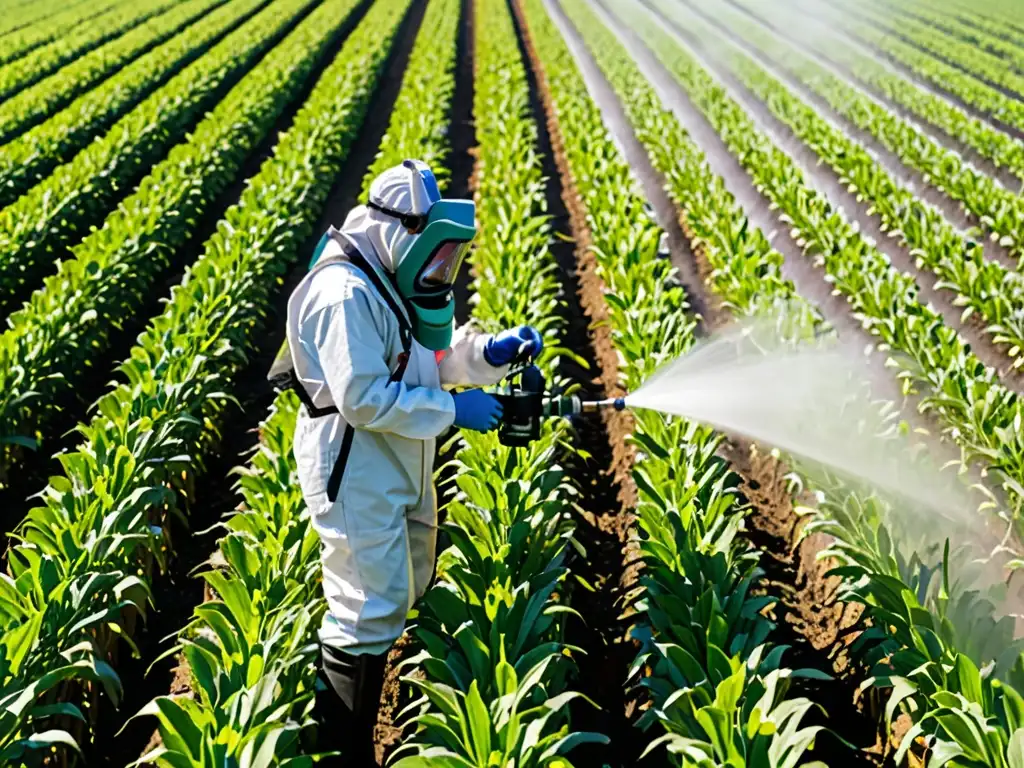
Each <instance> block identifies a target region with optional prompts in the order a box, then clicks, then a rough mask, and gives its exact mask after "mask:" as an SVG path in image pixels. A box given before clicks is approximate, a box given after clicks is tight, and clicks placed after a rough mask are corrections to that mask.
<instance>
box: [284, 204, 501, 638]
mask: <svg viewBox="0 0 1024 768" xmlns="http://www.w3.org/2000/svg"><path fill="white" fill-rule="evenodd" d="M384 195H385V199H384V201H383V202H384V203H385V204H386V205H388V206H389V207H391V208H394V209H397V210H402V211H407V210H409V209H410V206H412V207H415V205H413V204H412V202H411V201H410V199H409V198H410V193H409V192H408V190H407V189H406V188H405V186H403V185H401V184H395V185H394V188H393V189H390V190H388V189H385V190H384ZM374 199H375V201H376V200H377V197H376V196H375V198H374ZM413 212H415V213H420V212H421V211H413ZM341 232H342V233H343V234H344V235H346V236H347V237H348V238H349V239H350V240H351V242H352V244H353V245H355V246H356V248H357V249H358V250H359V252H360V253H361V254H362V255H363V256H364V257H365V258H366V259H367V261H369V262H370V263H371V265H373V266H374V267H375V268H377V269H378V273H379V274H380V275H381V277H382V279H383V281H384V283H385V284H386V286H387V287H388V288H389V289H390V288H391V285H390V283H389V282H388V280H387V276H386V273H385V272H384V271H383V270H389V271H393V270H394V269H395V268H396V267H397V266H398V265H397V264H394V263H391V259H392V258H393V254H395V253H402V252H404V251H405V248H402V247H401V244H402V240H403V239H404V238H410V237H415V235H410V234H409V233H408V231H407V230H405V228H404V227H402V225H401V224H400V223H399V222H398V221H397V220H396V219H394V218H392V217H389V216H387V215H385V214H383V213H380V212H378V211H375V210H371V209H369V208H366V207H365V206H358V207H357V208H355V209H353V211H352V212H351V213H350V214H349V216H348V218H347V219H346V220H345V223H344V225H343V226H342V228H341ZM406 245H407V244H406ZM340 252H341V248H340V246H338V245H337V243H335V242H333V241H332V242H331V243H330V244H329V245H328V246H327V250H326V251H324V253H323V255H322V257H321V258H322V259H326V258H329V257H331V256H333V255H336V254H338V253H340ZM396 297H397V294H396ZM287 333H288V342H289V346H290V348H291V351H292V359H293V362H294V365H295V373H296V377H297V379H298V381H299V382H300V384H301V385H302V386H303V387H304V388H305V389H306V391H307V392H308V393H309V394H310V396H311V397H312V400H313V404H314V405H316V406H317V407H318V408H323V407H328V406H330V405H332V404H333V405H335V406H337V408H338V409H339V411H340V414H333V415H330V416H324V417H321V418H311V417H309V415H308V414H307V413H306V410H305V408H303V409H302V411H301V413H300V415H299V419H298V423H297V425H296V431H295V456H296V459H297V462H298V472H299V480H300V483H301V485H302V492H303V495H304V497H305V500H306V503H307V505H308V506H309V509H310V513H311V515H312V524H313V527H314V528H315V530H316V531H317V533H318V534H319V535H320V540H321V542H322V545H323V549H322V558H323V579H324V592H325V595H326V598H327V601H328V606H329V610H328V613H327V615H326V616H325V618H324V622H323V624H322V626H321V629H320V639H321V642H323V643H326V644H329V645H332V646H335V647H338V648H343V649H344V650H346V651H347V652H349V653H374V654H376V653H383V652H384V651H386V650H387V649H388V648H389V647H390V646H391V644H392V643H393V642H394V641H395V640H396V639H397V638H398V637H399V636H400V635H401V634H402V631H403V629H404V626H405V618H406V614H407V612H408V611H409V609H410V608H411V607H412V605H413V603H414V602H415V600H417V599H418V598H419V597H421V596H422V595H423V593H424V592H425V591H426V589H427V587H428V586H429V582H430V579H431V577H432V575H433V571H434V555H435V546H436V538H437V497H436V494H435V492H434V487H433V478H432V475H433V466H434V453H435V438H437V437H438V436H439V435H441V434H442V433H443V432H445V431H446V430H447V429H448V428H449V427H451V426H452V422H453V420H454V418H455V405H454V401H453V399H452V396H451V395H450V394H449V393H447V392H446V391H444V389H442V387H446V386H456V385H463V386H469V385H476V386H480V385H488V384H494V383H496V382H497V381H498V380H500V379H501V378H503V377H504V376H505V374H506V373H507V372H508V366H503V367H500V368H497V367H494V366H491V365H490V364H488V363H487V362H486V360H485V359H484V356H483V349H484V346H485V344H486V343H487V340H488V339H489V338H490V336H489V335H485V334H479V333H474V332H472V331H470V330H468V329H467V328H465V327H463V328H458V329H456V331H455V335H454V337H453V339H452V345H451V348H450V349H449V350H448V351H447V352H446V353H437V354H436V355H435V353H434V352H433V351H431V350H428V349H427V348H425V347H423V346H421V345H420V344H418V343H417V342H416V341H415V340H414V341H413V346H412V350H411V352H410V356H409V363H408V366H407V368H406V371H405V375H404V377H403V378H402V380H401V382H397V383H391V384H388V383H387V382H388V377H389V375H390V374H391V372H392V371H393V370H394V369H395V368H396V367H397V358H398V355H399V354H400V353H401V352H402V343H401V339H400V337H399V325H398V321H397V320H396V318H395V316H394V314H393V313H392V311H391V309H390V308H389V307H388V305H387V304H386V303H385V301H384V299H383V298H382V297H381V296H380V295H379V294H378V293H377V291H376V289H375V288H374V287H373V285H372V284H371V283H370V282H369V280H367V279H366V278H364V277H363V276H362V273H361V272H360V271H359V270H358V269H356V268H354V267H352V266H350V265H349V264H347V263H344V264H335V265H330V266H326V267H324V268H322V269H320V270H317V271H315V272H311V273H310V274H309V275H308V276H307V277H306V278H305V280H303V282H302V283H300V285H299V286H298V287H297V288H296V290H295V292H294V293H293V294H292V296H291V298H290V300H289V303H288V331H287ZM442 354H443V358H442V359H441V361H440V363H439V362H438V359H437V358H439V357H441V355H442ZM347 424H351V425H353V426H354V427H356V430H355V434H354V438H353V442H352V446H351V452H350V454H349V457H348V462H347V464H346V467H345V472H344V475H343V478H342V481H341V487H340V490H339V492H338V496H337V499H336V501H335V502H334V503H331V502H330V501H329V500H328V498H327V490H326V489H327V480H328V477H329V476H330V474H331V470H332V469H333V467H334V463H335V461H336V460H337V459H338V456H339V453H340V451H341V444H342V438H343V436H344V433H345V428H346V425H347Z"/></svg>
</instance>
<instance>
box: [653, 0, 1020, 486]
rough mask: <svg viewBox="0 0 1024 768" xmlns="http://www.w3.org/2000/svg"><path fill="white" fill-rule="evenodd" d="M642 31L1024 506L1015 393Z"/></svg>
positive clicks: (972, 449) (964, 444)
mask: <svg viewBox="0 0 1024 768" xmlns="http://www.w3.org/2000/svg"><path fill="white" fill-rule="evenodd" d="M653 2H654V3H655V5H656V6H657V8H658V9H659V10H660V11H661V13H662V15H663V17H665V18H669V19H672V20H673V21H678V22H679V24H678V25H677V28H678V27H682V28H686V29H693V30H699V33H700V34H713V32H712V31H711V30H710V28H709V27H708V26H707V25H706V24H705V23H704V22H703V21H702V20H701V19H700V18H699V17H697V16H695V15H694V14H692V13H690V12H689V11H688V10H687V9H686V8H685V7H684V6H682V5H680V4H678V3H669V2H666V1H665V0H653ZM683 25H692V26H683ZM648 32H649V35H650V36H648V37H646V39H647V40H648V43H649V44H650V46H651V48H652V49H653V50H654V52H655V53H656V55H657V56H658V57H659V58H660V59H661V60H662V61H663V62H664V64H665V66H666V67H667V68H668V69H669V70H670V71H671V72H672V74H673V75H674V76H675V77H676V79H677V80H679V82H680V84H681V86H682V87H683V88H684V89H685V90H686V91H687V93H688V94H689V95H690V98H691V99H692V100H693V102H694V104H696V105H697V106H698V108H699V109H700V110H701V111H702V112H703V113H704V114H705V116H706V117H707V118H708V120H709V121H710V122H711V124H712V125H713V126H714V127H715V129H716V131H718V132H719V134H720V135H722V138H723V140H724V141H725V142H726V144H727V145H728V146H729V148H730V150H731V151H732V152H733V153H734V154H735V155H736V156H737V158H739V159H740V162H741V163H742V164H743V166H744V167H745V168H746V169H747V171H748V173H749V174H750V175H751V177H752V178H753V179H754V181H755V183H756V184H757V185H758V187H759V188H760V189H761V191H762V192H763V193H764V194H765V195H766V196H767V197H768V199H769V200H771V201H772V202H773V203H774V204H775V205H776V206H777V207H778V210H779V211H780V212H781V214H782V217H783V219H782V220H783V221H784V222H785V224H786V225H787V226H789V227H790V229H791V232H792V235H793V237H794V239H796V240H797V242H798V243H799V244H800V245H801V247H802V248H803V249H804V252H805V254H806V255H807V256H808V258H811V259H813V260H814V261H815V262H816V263H817V264H819V265H820V266H821V267H822V268H823V269H824V270H825V272H826V274H827V275H828V279H829V281H830V282H832V284H833V285H834V286H835V288H836V289H837V290H839V291H840V292H841V293H842V294H843V295H845V297H846V299H847V302H848V303H849V304H850V307H851V309H852V310H853V312H854V313H855V315H856V316H857V317H858V319H859V320H860V322H861V324H862V325H863V326H864V328H865V329H866V330H867V331H869V332H870V333H871V334H872V335H874V336H876V337H877V338H879V340H880V341H882V342H883V343H884V344H886V345H888V346H889V347H890V348H891V349H892V350H894V351H897V352H900V353H903V354H902V355H900V356H898V357H894V360H893V364H894V365H896V366H897V370H898V371H899V375H900V378H901V379H902V380H903V381H904V385H905V386H907V387H911V386H912V385H914V384H916V385H919V386H921V387H922V388H923V389H922V392H921V395H922V406H921V407H922V408H923V409H924V410H925V411H927V412H932V413H934V414H935V416H936V417H937V418H938V419H939V421H940V423H943V424H944V425H945V427H946V429H947V431H948V433H949V435H950V436H951V437H952V438H953V439H954V441H955V442H956V443H957V445H959V446H960V447H961V449H962V451H963V453H964V458H965V461H966V462H968V463H969V462H972V461H976V460H977V461H981V462H983V463H985V464H987V465H988V466H989V467H991V468H992V469H993V470H995V472H996V477H997V478H998V480H999V481H1001V482H1003V483H1004V487H1005V488H1006V490H1007V492H1008V493H1009V494H1010V496H1011V497H1013V498H1014V499H1018V500H1019V499H1022V498H1024V435H1022V434H1020V433H1019V431H1018V430H1016V429H1015V427H1014V424H1015V423H1020V419H1021V418H1022V417H1024V414H1022V410H1024V405H1022V403H1021V402H1020V400H1019V399H1018V397H1017V396H1016V394H1014V393H1013V392H1010V391H1009V390H1007V389H1006V388H1005V387H1003V386H1002V385H1001V384H999V383H998V381H997V378H996V373H995V372H994V371H992V370H990V369H986V368H985V366H984V365H983V364H982V363H981V362H980V361H979V360H978V359H977V358H976V357H975V356H974V355H973V353H971V352H970V350H969V348H968V346H967V344H966V343H965V342H964V341H963V340H962V339H961V338H960V336H959V335H958V334H957V333H956V332H955V331H954V330H953V329H951V328H949V327H947V326H945V325H944V324H943V322H942V319H941V318H940V317H939V315H938V314H937V313H936V312H935V311H934V310H932V309H931V308H930V307H927V306H925V305H923V304H922V303H921V302H919V301H918V300H917V293H918V287H917V285H916V284H915V282H914V280H913V278H912V277H910V276H909V275H906V274H903V273H901V272H899V271H897V270H896V269H894V268H893V267H892V265H891V264H890V263H889V261H888V259H887V258H886V257H885V256H884V255H882V254H881V253H880V252H879V251H878V250H877V249H876V248H874V246H872V245H871V244H869V243H868V242H867V241H866V240H865V239H864V238H862V237H861V236H860V234H858V232H857V231H856V230H855V229H854V228H853V227H852V226H851V225H850V224H849V223H848V222H847V221H846V220H845V219H844V218H843V216H842V214H841V213H840V212H838V211H836V210H834V209H833V208H832V207H831V205H830V204H829V202H828V201H827V200H826V199H825V198H824V197H823V196H822V195H821V194H819V193H818V192H817V191H815V190H814V189H813V187H812V186H811V185H810V183H809V182H808V181H807V180H806V179H805V177H804V174H803V173H802V172H801V170H800V169H799V168H798V167H797V166H796V165H795V164H794V162H793V161H792V159H791V158H789V157H788V156H787V155H786V154H785V153H783V152H782V151H781V150H780V149H779V148H778V147H776V146H775V145H774V144H773V143H772V141H771V140H770V139H769V138H768V137H767V136H765V135H764V134H763V133H762V132H761V131H759V130H758V129H757V127H756V125H755V124H754V123H753V121H752V120H751V118H750V117H749V116H748V115H746V114H745V113H744V111H743V109H742V108H741V107H740V106H739V105H738V104H736V103H735V102H734V101H733V100H732V99H731V98H729V97H728V95H727V94H725V93H724V92H723V91H722V89H721V88H720V87H719V86H718V85H717V84H716V83H715V81H714V80H713V78H711V76H710V75H709V74H708V73H707V72H705V71H704V70H703V69H702V68H701V67H700V65H698V64H697V62H696V61H695V60H694V59H693V57H691V56H690V55H688V54H687V53H686V52H685V51H684V50H683V49H682V48H681V47H680V46H679V45H678V44H676V43H675V42H674V41H673V40H672V39H671V38H670V37H669V36H667V35H666V34H664V33H661V34H654V33H653V32H650V31H649V30H648ZM903 355H905V356H906V357H905V358H904V357H903ZM1018 414H1021V415H1018ZM1015 419H1017V421H1015Z"/></svg>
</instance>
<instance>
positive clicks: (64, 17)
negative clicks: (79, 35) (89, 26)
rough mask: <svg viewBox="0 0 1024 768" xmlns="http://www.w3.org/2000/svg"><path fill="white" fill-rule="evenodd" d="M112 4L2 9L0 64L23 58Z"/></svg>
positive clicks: (95, 0)
mask: <svg viewBox="0 0 1024 768" xmlns="http://www.w3.org/2000/svg"><path fill="white" fill-rule="evenodd" d="M114 3H115V0H88V1H87V2H81V0H72V2H70V3H62V2H57V1H56V0H51V2H39V3H22V4H21V5H19V6H18V7H16V8H5V9H4V18H3V21H2V22H0V64H6V63H7V62H9V61H14V60H15V59H18V58H21V57H22V56H25V55H26V54H27V53H29V52H30V51H32V50H34V49H36V48H38V47H40V46H41V45H45V44H46V43H48V42H50V41H51V40H53V39H54V38H56V37H58V36H59V35H63V34H65V33H66V32H68V31H70V30H73V29H75V28H76V27H78V25H80V24H81V23H82V22H84V21H88V20H89V19H91V18H93V17H95V16H96V15H98V14H101V13H104V12H106V11H107V10H109V9H110V8H111V7H112V6H113V5H114Z"/></svg>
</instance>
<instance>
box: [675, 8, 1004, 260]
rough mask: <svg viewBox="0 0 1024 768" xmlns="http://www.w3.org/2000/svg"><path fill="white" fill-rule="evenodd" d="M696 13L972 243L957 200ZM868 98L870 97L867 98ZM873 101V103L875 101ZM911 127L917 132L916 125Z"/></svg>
mask: <svg viewBox="0 0 1024 768" xmlns="http://www.w3.org/2000/svg"><path fill="white" fill-rule="evenodd" d="M695 12H697V13H699V14H700V15H701V16H702V17H703V18H704V19H705V21H707V22H708V23H709V24H712V25H714V26H716V27H717V28H718V29H719V30H721V32H722V34H723V35H724V36H725V37H726V38H728V40H729V41H730V42H731V43H732V44H733V45H735V46H736V48H738V49H739V50H741V51H743V53H745V54H746V55H747V56H749V57H750V58H751V59H753V60H754V61H755V62H756V63H757V65H758V66H760V67H761V68H762V69H763V70H764V71H765V72H767V73H768V74H769V75H770V76H771V77H773V78H774V79H776V80H778V81H779V82H780V83H782V84H783V85H784V86H785V87H786V88H788V89H789V90H790V91H792V92H793V94H794V95H795V96H797V97H798V98H800V99H801V100H802V101H804V102H805V103H807V104H810V105H811V106H813V107H814V108H815V110H816V111H817V112H818V113H819V115H820V116H821V117H822V119H823V120H825V121H827V122H828V123H829V124H830V125H831V126H832V127H833V128H836V129H837V130H839V131H841V132H842V133H845V134H846V135H847V136H848V137H850V139H851V140H853V141H855V142H857V143H858V144H860V145H861V146H862V147H863V148H864V149H865V150H867V152H868V154H870V155H871V157H872V159H874V160H875V161H876V162H877V163H878V164H879V165H881V166H882V168H884V169H885V171H886V172H887V173H889V175H890V176H892V177H893V179H894V180H895V181H896V182H897V183H898V184H900V185H901V186H903V187H906V188H907V189H909V190H911V191H912V192H914V194H915V196H916V197H918V198H919V199H921V200H923V201H925V202H926V203H928V204H929V205H931V206H932V207H933V208H935V209H936V210H938V211H939V212H940V213H941V214H942V216H943V217H944V218H945V219H946V220H947V221H948V222H950V223H951V224H952V225H953V226H954V227H955V228H956V229H957V231H958V234H959V235H960V237H962V238H963V239H965V240H973V239H974V238H973V237H972V236H971V235H970V234H968V232H967V230H969V229H971V228H972V227H976V226H980V224H979V222H978V220H977V217H976V216H974V215H973V214H972V213H969V212H968V211H967V210H966V209H965V208H964V207H963V206H962V205H961V203H960V202H959V201H958V200H955V199H954V198H952V197H950V196H949V195H948V194H947V193H946V192H944V191H943V190H941V189H938V188H937V187H934V186H932V185H931V182H929V181H928V179H926V178H925V175H924V174H923V173H921V172H920V171H919V170H917V169H916V168H913V167H911V166H910V165H907V164H905V163H904V162H903V159H902V158H901V157H900V156H899V155H897V154H896V153H895V152H893V151H892V150H890V149H889V148H888V147H886V146H885V145H884V144H883V143H882V142H881V140H879V139H878V138H876V137H875V136H874V135H873V134H872V133H871V132H870V131H868V130H865V129H862V128H859V127H858V126H857V125H855V124H854V123H853V122H852V121H851V120H849V119H848V118H846V117H844V116H843V115H840V114H839V113H838V112H837V111H836V110H835V109H834V108H833V107H832V105H831V104H829V102H828V101H827V100H826V99H825V98H823V97H822V96H819V95H818V94H817V93H815V92H814V91H813V90H812V89H811V88H810V87H808V86H807V85H805V84H804V83H803V82H802V81H801V80H800V79H799V78H798V77H797V76H796V75H794V74H793V73H792V72H791V71H790V69H789V68H788V67H787V66H786V65H785V64H783V63H781V62H779V61H778V60H777V59H776V58H775V57H773V56H771V55H769V54H766V53H763V52H762V51H760V50H759V49H757V48H756V47H754V46H753V45H751V44H750V43H749V42H747V41H746V40H745V39H744V38H742V37H741V36H739V35H737V34H735V33H733V32H732V31H731V30H730V29H729V28H728V25H726V24H723V23H722V22H721V20H720V19H719V18H718V17H716V16H714V15H712V14H707V13H704V12H703V11H701V10H699V9H696V10H695ZM861 93H863V91H861ZM868 98H872V97H870V96H868ZM872 100H873V101H874V99H872ZM914 127H915V128H917V126H916V125H914ZM983 245H984V249H985V255H986V256H987V257H988V258H991V259H995V260H996V261H998V262H999V263H1001V264H1002V265H1003V266H1004V267H1006V268H1007V269H1011V270H1015V269H1017V259H1015V258H1014V257H1013V256H1011V255H1010V251H1009V249H1008V248H1006V247H1005V246H1001V245H999V244H998V243H995V242H991V241H989V240H986V241H985V242H984V243H983Z"/></svg>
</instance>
